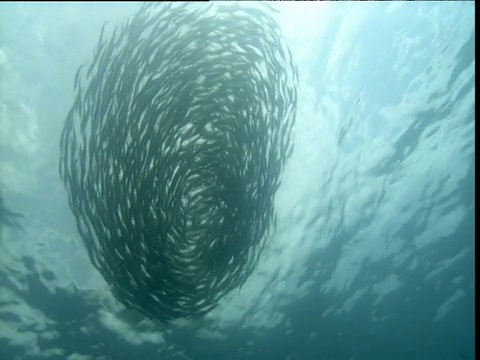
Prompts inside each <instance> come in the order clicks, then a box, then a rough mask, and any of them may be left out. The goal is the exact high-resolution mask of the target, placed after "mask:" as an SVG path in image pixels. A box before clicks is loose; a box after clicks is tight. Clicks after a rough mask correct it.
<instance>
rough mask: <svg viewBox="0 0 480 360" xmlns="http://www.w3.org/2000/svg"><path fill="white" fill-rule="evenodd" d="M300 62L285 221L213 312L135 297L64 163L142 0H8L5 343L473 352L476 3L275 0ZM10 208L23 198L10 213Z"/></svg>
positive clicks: (174, 351) (141, 355)
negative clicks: (102, 271)
mask: <svg viewBox="0 0 480 360" xmlns="http://www.w3.org/2000/svg"><path fill="white" fill-rule="evenodd" d="M275 6H276V7H278V9H279V10H280V13H279V14H278V21H279V23H280V25H281V28H282V30H283V36H284V38H285V41H286V42H287V43H288V44H289V46H290V48H291V50H292V53H293V57H294V60H295V61H296V63H297V66H298V67H299V75H300V85H299V88H298V93H299V104H298V110H299V111H298V116H297V123H296V125H295V127H294V135H293V138H294V142H295V149H294V152H293V154H292V156H291V158H290V159H289V161H288V163H287V167H286V169H285V171H284V174H283V181H282V185H281V187H280V189H279V191H278V194H277V202H276V209H277V215H278V216H277V228H276V231H275V232H274V234H273V235H272V237H271V239H269V245H268V246H267V248H266V249H265V252H264V254H263V256H262V258H261V259H260V263H259V265H258V267H257V269H256V270H255V272H254V274H253V275H252V276H251V278H250V279H249V281H247V283H246V284H245V285H244V287H242V289H241V290H240V291H235V292H234V293H233V294H231V295H230V296H229V297H227V299H225V301H224V302H222V304H221V305H220V307H219V308H218V309H216V310H214V311H213V312H212V313H211V314H209V315H208V316H207V318H206V319H205V320H204V321H198V322H196V323H194V324H179V325H178V326H177V327H166V328H165V327H162V326H159V325H158V324H155V323H152V322H148V321H144V320H142V319H141V318H139V317H138V316H136V315H135V314H129V313H125V312H124V311H123V310H122V308H121V306H120V305H119V304H117V303H116V302H115V301H114V300H113V298H112V297H111V295H110V292H109V290H108V287H107V286H106V284H105V282H104V281H103V279H102V278H101V277H100V276H99V275H98V274H97V273H96V272H95V271H94V269H93V267H92V266H91V265H90V263H89V261H88V258H87V256H86V254H85V251H84V250H83V247H82V246H81V244H80V240H79V236H78V233H77V230H76V227H75V223H74V219H73V216H72V214H71V212H70V210H69V208H68V202H67V197H66V193H65V190H64V188H63V185H62V183H61V181H60V179H59V175H58V170H57V166H58V165H57V164H58V158H59V146H58V144H59V137H60V132H61V129H62V126H63V122H64V119H65V116H66V114H67V112H68V109H69V107H70V106H71V103H72V101H73V91H72V86H73V78H74V75H75V71H76V69H77V68H78V66H79V65H80V64H81V63H83V62H84V61H86V60H87V59H88V58H89V57H90V56H91V53H92V51H93V46H94V44H95V43H96V42H97V39H98V36H99V34H100V29H101V25H102V24H103V22H104V21H107V20H108V21H109V22H110V23H112V24H117V23H119V22H121V21H123V19H125V18H126V17H128V16H129V15H130V14H132V13H133V11H135V9H136V7H137V5H136V4H127V5H119V4H104V5H81V4H77V5H75V4H66V5H63V4H47V5H34V4H20V3H18V4H15V3H10V4H2V5H0V10H1V11H0V20H1V21H0V24H1V29H0V87H1V92H0V113H1V115H0V121H1V125H0V126H1V133H0V136H1V138H0V151H1V154H0V155H1V162H0V186H1V189H2V195H3V198H4V200H5V201H4V205H5V206H6V207H7V208H8V209H9V210H10V211H14V212H18V213H21V214H23V216H22V217H21V218H18V219H17V220H18V222H19V224H20V226H21V228H18V227H15V226H12V223H11V222H10V223H2V224H1V226H2V233H1V238H0V271H1V277H0V359H43V358H48V359H194V360H197V359H198V360H207V359H242V360H243V359H292V360H294V359H295V360H297V359H298V360H303V359H306V360H310V359H312V360H317V359H319V360H320V359H352V360H353V359H355V360H359V359H474V358H475V355H474V315H475V314H474V293H475V284H474V250H475V243H474V214H475V188H474V177H475V165H474V157H475V148H474V142H475V133H474V130H475V118H474V116H475V115H474V114H475V113H474V92H475V85H474V73H475V52H474V43H475V33H474V30H475V28H474V3H473V2H455V3H453V2H448V3H447V2H445V3H443V2H442V3H440V2H428V3H427V2H420V3H402V2H395V3H328V4H319V3H316V4H293V3H287V4H275ZM0 215H1V216H3V218H6V217H7V216H8V213H5V212H1V213H0Z"/></svg>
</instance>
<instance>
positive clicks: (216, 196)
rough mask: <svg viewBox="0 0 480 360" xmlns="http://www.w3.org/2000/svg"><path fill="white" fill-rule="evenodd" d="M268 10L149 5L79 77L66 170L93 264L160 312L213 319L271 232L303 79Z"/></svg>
mask: <svg viewBox="0 0 480 360" xmlns="http://www.w3.org/2000/svg"><path fill="white" fill-rule="evenodd" d="M269 11H270V10H269V9H268V8H267V7H266V6H265V7H263V8H259V7H258V6H257V7H251V6H248V5H246V4H244V6H242V7H239V6H238V5H232V4H230V5H226V4H224V5H215V6H211V7H206V6H204V5H196V4H188V3H187V4H182V5H173V4H168V5H165V4H156V5H155V4H147V5H143V6H142V7H141V9H140V10H139V11H138V12H137V13H136V14H135V15H134V16H133V17H132V18H131V19H130V20H129V21H128V22H127V23H125V24H124V25H123V26H122V27H120V28H117V29H115V30H114V32H113V34H112V35H111V37H110V38H109V39H108V40H107V39H104V29H102V35H101V37H100V40H99V43H98V45H97V48H96V50H95V53H94V57H93V61H92V63H91V64H90V65H89V66H88V67H86V68H85V69H84V68H83V65H82V66H81V67H80V69H79V70H78V72H77V75H76V77H75V92H76V99H75V102H74V105H73V107H72V108H71V110H70V112H69V114H68V117H67V119H66V122H65V127H64V130H63V133H62V138H61V143H60V146H61V160H60V174H61V177H62V180H63V182H64V183H65V186H66V188H67V190H68V194H69V202H70V206H71V208H72V210H73V213H74V215H75V217H76V220H77V225H78V229H79V232H80V234H81V237H82V239H83V242H84V243H85V246H86V248H87V250H88V253H89V256H90V259H91V261H92V263H93V265H94V266H95V267H96V268H97V269H98V270H99V271H100V273H101V274H102V275H103V277H104V278H105V280H106V281H107V282H108V284H109V285H110V286H111V289H112V291H113V293H114V295H115V296H116V298H117V299H118V300H120V301H121V302H122V303H123V304H124V305H126V306H127V307H129V308H134V309H137V310H139V311H141V312H142V313H143V314H145V315H147V316H150V317H153V318H156V319H158V320H161V321H164V322H168V321H171V320H173V319H176V318H193V317H198V316H201V315H204V314H205V313H207V312H208V311H210V310H211V309H212V308H214V307H215V306H216V304H217V303H218V300H219V299H220V298H221V297H222V296H224V295H225V294H226V293H228V292H229V291H231V290H232V289H234V288H236V287H238V286H240V285H242V284H243V283H244V282H245V280H246V279H247V277H248V276H249V275H250V274H251V272H252V270H253V268H254V266H255V264H256V262H257V261H258V258H259V254H260V252H261V250H262V248H263V246H264V244H265V239H266V237H267V235H268V234H269V231H270V230H271V223H272V221H273V218H274V211H273V210H274V209H273V205H274V196H275V192H276V190H277V188H278V186H279V177H280V173H281V171H282V168H283V166H284V163H285V159H286V158H287V157H288V155H289V153H290V152H291V142H290V132H291V128H292V125H293V122H294V117H295V112H296V99H297V95H296V84H297V75H296V69H295V67H294V66H293V64H292V60H291V56H290V52H289V50H288V49H287V48H286V46H285V45H284V44H283V43H282V41H281V38H280V37H279V29H278V25H277V24H276V23H275V22H274V21H273V20H272V18H271V17H270V15H269ZM84 84H85V85H84Z"/></svg>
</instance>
